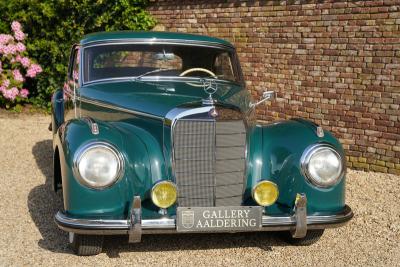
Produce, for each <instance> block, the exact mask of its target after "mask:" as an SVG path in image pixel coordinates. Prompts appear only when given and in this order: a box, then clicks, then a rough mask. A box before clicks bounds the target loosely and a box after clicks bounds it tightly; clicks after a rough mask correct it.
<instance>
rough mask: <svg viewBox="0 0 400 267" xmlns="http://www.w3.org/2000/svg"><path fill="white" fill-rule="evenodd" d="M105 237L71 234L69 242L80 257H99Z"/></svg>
mask: <svg viewBox="0 0 400 267" xmlns="http://www.w3.org/2000/svg"><path fill="white" fill-rule="evenodd" d="M103 241H104V236H102V235H81V234H75V233H69V242H70V243H71V247H72V249H73V251H74V253H75V254H76V255H78V256H92V255H98V254H100V253H101V251H102V250H103Z"/></svg>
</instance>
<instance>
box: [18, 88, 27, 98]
mask: <svg viewBox="0 0 400 267" xmlns="http://www.w3.org/2000/svg"><path fill="white" fill-rule="evenodd" d="M28 95H29V91H28V89H25V88H23V89H21V91H20V92H19V96H20V97H22V98H27V97H28Z"/></svg>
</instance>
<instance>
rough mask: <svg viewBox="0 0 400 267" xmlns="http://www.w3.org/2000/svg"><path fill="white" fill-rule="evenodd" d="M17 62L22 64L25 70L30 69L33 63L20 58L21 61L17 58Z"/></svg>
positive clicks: (25, 58) (27, 59)
mask: <svg viewBox="0 0 400 267" xmlns="http://www.w3.org/2000/svg"><path fill="white" fill-rule="evenodd" d="M17 61H18V62H20V63H21V64H22V66H24V67H25V68H27V67H29V65H30V64H31V61H30V60H29V58H27V57H22V58H21V57H20V59H18V56H17Z"/></svg>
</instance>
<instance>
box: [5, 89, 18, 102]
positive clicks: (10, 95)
mask: <svg viewBox="0 0 400 267" xmlns="http://www.w3.org/2000/svg"><path fill="white" fill-rule="evenodd" d="M18 93H19V91H18V89H17V87H13V88H11V89H10V90H5V91H4V92H3V95H4V97H5V98H7V99H10V100H14V99H15V98H16V97H17V95H18Z"/></svg>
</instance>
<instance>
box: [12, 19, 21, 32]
mask: <svg viewBox="0 0 400 267" xmlns="http://www.w3.org/2000/svg"><path fill="white" fill-rule="evenodd" d="M11 29H12V30H13V31H14V32H18V31H21V23H19V22H18V21H13V22H12V23H11Z"/></svg>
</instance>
